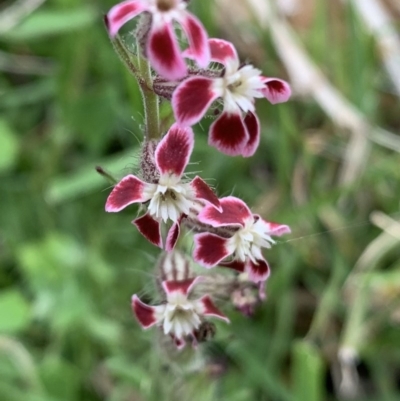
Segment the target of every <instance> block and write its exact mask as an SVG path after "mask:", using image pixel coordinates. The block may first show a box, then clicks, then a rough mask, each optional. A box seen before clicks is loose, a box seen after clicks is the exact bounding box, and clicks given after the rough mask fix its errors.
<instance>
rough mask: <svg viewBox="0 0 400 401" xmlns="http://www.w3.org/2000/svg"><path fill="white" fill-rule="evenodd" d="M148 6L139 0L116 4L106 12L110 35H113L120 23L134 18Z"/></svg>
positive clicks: (122, 23)
mask: <svg viewBox="0 0 400 401" xmlns="http://www.w3.org/2000/svg"><path fill="white" fill-rule="evenodd" d="M147 8H148V6H147V4H146V3H145V2H144V1H141V0H128V1H124V2H122V3H119V4H117V5H116V6H114V7H113V8H111V10H110V11H109V12H108V14H107V28H108V31H109V33H110V35H111V36H115V35H116V34H117V32H118V31H119V29H120V28H121V26H122V25H124V24H125V23H126V22H128V21H129V20H131V19H132V18H135V17H136V16H137V15H138V14H140V13H141V12H143V11H145V10H147Z"/></svg>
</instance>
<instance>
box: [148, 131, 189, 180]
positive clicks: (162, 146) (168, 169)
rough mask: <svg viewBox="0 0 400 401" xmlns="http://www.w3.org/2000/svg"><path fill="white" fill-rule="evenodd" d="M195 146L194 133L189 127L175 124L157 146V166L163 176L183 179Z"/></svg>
mask: <svg viewBox="0 0 400 401" xmlns="http://www.w3.org/2000/svg"><path fill="white" fill-rule="evenodd" d="M193 146H194V135H193V131H192V129H191V128H189V127H181V126H179V125H178V124H176V123H175V124H173V125H172V127H171V128H170V129H169V131H168V132H167V134H166V135H165V136H164V138H163V139H162V140H161V142H160V143H159V145H158V146H157V149H156V152H155V158H156V164H157V167H158V169H159V170H160V173H161V174H175V175H176V176H178V177H181V176H182V174H183V172H184V170H185V167H186V166H187V164H188V163H189V158H190V155H191V154H192V150H193Z"/></svg>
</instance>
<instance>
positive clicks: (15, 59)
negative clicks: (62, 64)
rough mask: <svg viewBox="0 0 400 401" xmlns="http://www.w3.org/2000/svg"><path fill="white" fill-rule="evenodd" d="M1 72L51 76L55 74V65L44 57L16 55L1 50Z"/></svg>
mask: <svg viewBox="0 0 400 401" xmlns="http://www.w3.org/2000/svg"><path fill="white" fill-rule="evenodd" d="M0 71H5V72H12V73H13V74H32V75H51V74H53V73H54V72H55V63H54V62H52V61H51V60H49V59H45V58H42V57H33V56H22V55H15V54H9V53H6V52H3V51H1V50H0Z"/></svg>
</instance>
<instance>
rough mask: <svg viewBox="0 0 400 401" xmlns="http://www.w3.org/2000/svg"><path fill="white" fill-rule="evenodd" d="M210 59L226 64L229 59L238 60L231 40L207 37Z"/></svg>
mask: <svg viewBox="0 0 400 401" xmlns="http://www.w3.org/2000/svg"><path fill="white" fill-rule="evenodd" d="M208 44H209V46H210V52H211V60H212V61H217V62H218V63H221V64H224V65H225V64H226V63H227V61H229V60H238V55H237V53H236V49H235V47H234V46H233V44H232V43H231V42H228V41H226V40H223V39H209V40H208Z"/></svg>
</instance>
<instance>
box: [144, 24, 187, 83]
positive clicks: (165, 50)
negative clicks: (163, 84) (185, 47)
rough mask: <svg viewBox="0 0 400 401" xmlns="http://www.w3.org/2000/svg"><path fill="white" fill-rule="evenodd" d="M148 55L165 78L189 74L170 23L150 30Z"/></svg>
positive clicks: (172, 78)
mask: <svg viewBox="0 0 400 401" xmlns="http://www.w3.org/2000/svg"><path fill="white" fill-rule="evenodd" d="M147 55H148V57H149V60H150V63H151V65H152V67H153V68H154V69H155V70H156V72H157V73H158V74H159V75H161V76H163V77H164V78H167V79H169V80H171V81H173V80H176V79H181V78H183V77H184V76H185V75H186V74H187V68H186V64H185V62H184V60H183V57H182V55H181V53H180V49H179V46H178V43H177V40H176V38H175V35H174V32H173V28H172V25H171V24H169V23H167V24H164V25H162V26H160V27H157V29H152V30H151V31H150V34H149V38H148V41H147Z"/></svg>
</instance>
